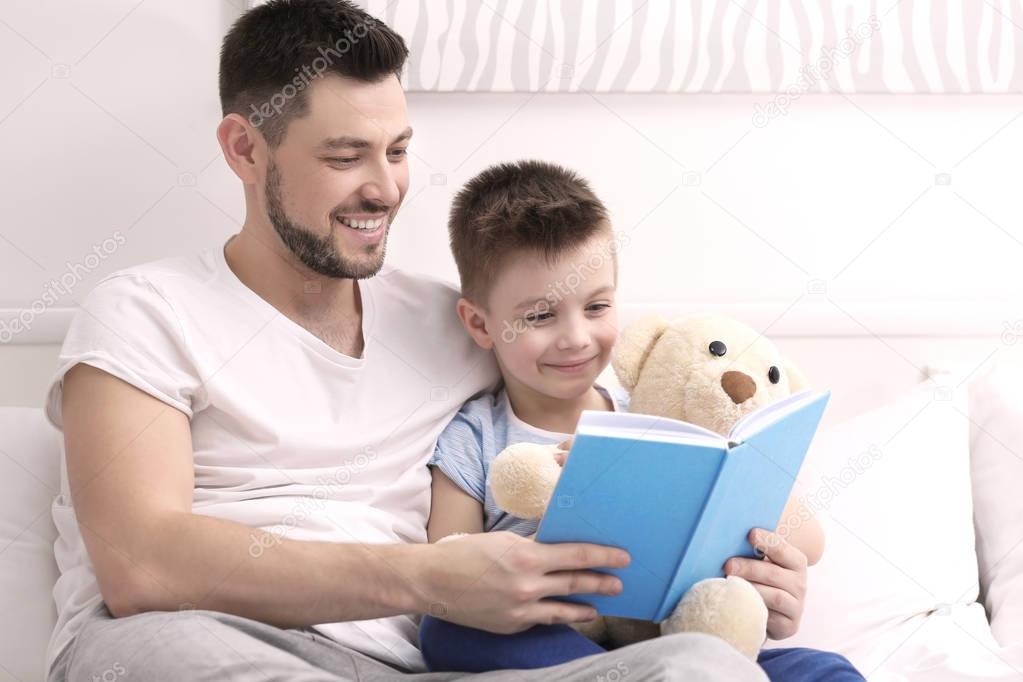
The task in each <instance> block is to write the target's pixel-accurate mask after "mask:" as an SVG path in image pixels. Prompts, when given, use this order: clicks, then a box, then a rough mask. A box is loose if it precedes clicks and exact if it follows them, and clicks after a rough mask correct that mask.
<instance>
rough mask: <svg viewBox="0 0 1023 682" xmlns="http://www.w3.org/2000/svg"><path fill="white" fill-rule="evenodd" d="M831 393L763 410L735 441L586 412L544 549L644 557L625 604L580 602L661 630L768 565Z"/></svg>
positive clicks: (627, 578)
mask: <svg viewBox="0 0 1023 682" xmlns="http://www.w3.org/2000/svg"><path fill="white" fill-rule="evenodd" d="M830 395H831V394H830V392H829V391H812V390H807V391H801V392H799V393H795V394H793V395H791V396H789V397H787V398H784V399H782V400H780V401H778V402H776V403H773V404H771V405H767V406H765V407H763V408H761V409H759V410H757V411H755V412H752V413H750V414H748V415H746V416H745V417H743V418H742V419H740V420H739V421H738V422H736V424H735V426H734V427H733V428H732V430H731V432H730V433H729V435H728V437H727V438H725V437H722V436H720V435H718V434H716V433H714V432H713V431H710V430H708V429H704V428H701V427H699V426H695V425H693V424H688V423H686V422H682V421H677V420H674V419H667V418H664V417H651V416H648V415H641V414H627V413H621V412H595V411H589V410H587V411H585V412H583V414H582V417H581V418H580V420H579V425H578V427H577V428H576V433H575V441H574V443H573V445H572V452H571V455H570V456H569V457H568V460H567V461H566V462H565V467H564V470H563V471H562V472H561V478H560V479H559V480H558V484H557V487H555V489H554V493H553V495H552V497H551V501H550V504H549V505H548V507H547V511H546V513H545V514H544V516H543V519H542V520H541V522H540V528H539V530H538V531H537V535H536V540H537V542H547V543H555V542H592V543H596V544H601V545H611V546H615V547H621V548H623V549H625V550H627V551H628V552H629V554H630V555H631V556H632V561H631V563H630V564H629V565H628V566H627V567H625V568H621V569H607V572H609V573H613V574H614V575H617V576H619V577H620V578H621V579H622V585H623V590H622V592H621V593H619V594H617V595H614V596H604V595H596V594H582V595H571V596H569V597H564V598H563V599H565V600H566V601H573V602H577V603H583V604H590V605H592V606H593V607H595V608H596V609H597V611H598V612H599V613H600V614H602V615H606V616H624V617H628V618H641V619H643V620H651V621H654V622H660V621H661V620H663V619H665V618H667V617H668V616H669V615H671V612H672V611H673V610H674V608H675V606H676V605H677V604H678V602H679V600H680V599H681V598H682V595H684V594H685V593H686V592H687V591H688V590H689V588H690V587H692V586H693V584H695V583H697V582H699V581H700V580H703V579H704V578H711V577H720V576H723V575H724V573H723V567H724V564H725V561H727V560H728V559H729V558H731V557H733V556H747V557H755V556H757V554H756V552H755V550H754V549H753V546H752V545H750V543H749V540H748V535H749V531H750V530H751V529H753V528H766V529H768V530H773V529H775V528H776V527H777V525H778V521H779V518H780V517H781V513H782V511H783V510H784V508H785V503H786V501H787V500H788V497H789V495H790V493H791V492H792V486H793V484H794V483H795V480H796V474H798V473H799V468H800V466H801V465H802V463H803V458H804V457H805V456H806V451H807V449H808V448H809V447H810V441H811V440H812V439H813V435H814V433H815V432H816V431H817V425H818V423H819V422H820V419H821V415H822V414H823V412H824V406H825V405H826V404H827V402H828V398H829V397H830Z"/></svg>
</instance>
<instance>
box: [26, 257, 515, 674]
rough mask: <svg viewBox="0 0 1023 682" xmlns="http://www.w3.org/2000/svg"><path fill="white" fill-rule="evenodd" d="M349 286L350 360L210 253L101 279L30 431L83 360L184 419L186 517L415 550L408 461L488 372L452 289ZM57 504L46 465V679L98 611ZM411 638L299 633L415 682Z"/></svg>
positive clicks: (421, 480) (489, 364)
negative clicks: (51, 578) (51, 536)
mask: <svg viewBox="0 0 1023 682" xmlns="http://www.w3.org/2000/svg"><path fill="white" fill-rule="evenodd" d="M358 288H359V291H360V295H361V300H362V310H363V321H362V328H363V337H364V340H365V350H364V351H363V355H362V357H361V358H353V357H350V356H347V355H344V354H342V353H340V352H338V351H337V350H335V349H333V348H332V347H330V346H329V345H327V344H326V343H325V342H323V341H322V340H321V339H320V338H319V337H317V336H316V335H314V334H312V333H311V332H309V331H308V330H306V329H305V328H304V327H302V326H300V325H299V324H297V323H296V322H294V321H292V320H291V319H289V318H288V317H286V316H285V315H283V314H281V313H280V312H279V311H278V310H277V309H276V308H274V307H273V306H271V305H270V304H269V303H268V302H267V301H265V300H264V299H262V298H260V297H259V296H258V295H257V294H256V293H255V292H253V291H252V290H251V289H249V288H248V287H246V286H245V285H244V284H243V283H242V282H241V280H239V279H238V278H237V277H236V276H235V275H234V273H233V272H232V271H231V269H230V268H229V267H228V265H227V261H226V260H225V258H224V253H223V249H222V248H218V249H213V250H207V251H205V252H203V253H201V254H199V255H196V256H188V257H179V258H168V259H165V260H161V261H157V262H153V263H147V264H144V265H139V266H136V267H131V268H127V269H125V270H121V271H119V272H116V273H113V274H111V275H109V276H107V277H106V278H104V279H103V280H102V281H100V282H99V283H98V284H97V285H96V287H95V288H94V289H93V290H92V291H91V292H90V293H89V295H88V296H87V297H86V299H85V300H84V301H83V304H82V308H83V310H81V311H79V312H78V313H77V314H76V315H75V318H74V320H73V321H72V323H71V327H70V330H69V331H68V334H67V337H66V338H65V341H64V346H63V348H62V350H61V353H60V358H59V366H58V370H57V373H56V376H55V377H54V380H53V383H52V384H51V386H50V389H49V393H48V395H47V401H46V414H47V417H48V418H49V419H50V421H51V422H53V424H54V425H55V426H56V427H57V428H61V426H62V420H61V413H60V410H61V388H62V383H61V382H62V378H63V376H64V374H65V372H67V371H68V370H69V369H70V368H71V367H73V366H74V365H75V364H77V363H80V362H84V363H86V364H89V365H92V366H95V367H98V368H100V369H102V370H104V371H106V372H109V373H110V374H113V375H114V376H116V377H119V378H120V379H122V380H124V381H126V382H128V383H129V384H131V385H133V386H136V387H137V388H139V389H141V390H143V391H145V392H146V393H149V394H150V395H152V396H155V397H156V398H158V399H160V400H162V401H164V402H166V403H167V404H169V405H172V406H174V407H175V408H177V409H179V410H181V411H182V412H184V413H185V414H186V415H187V416H188V417H189V419H190V428H191V435H192V447H193V451H194V458H193V461H194V468H195V492H194V496H193V503H192V510H193V512H194V513H196V514H205V515H208V516H213V517H217V518H222V519H227V520H230V521H235V522H238V523H242V524H245V525H247V526H251V527H257V528H262V529H264V530H266V531H268V532H270V533H272V534H275V535H278V536H280V537H284V538H288V539H295V540H320V541H334V542H354V541H358V542H368V543H395V542H397V543H411V542H426V541H427V537H426V522H427V519H428V517H429V512H430V471H429V468H428V467H427V465H426V462H427V460H429V458H430V455H431V453H432V452H433V448H434V445H435V443H436V441H437V437H438V436H439V434H440V433H441V431H442V430H443V429H444V426H445V425H446V424H447V423H448V421H449V420H450V419H451V418H452V417H453V416H454V414H455V413H456V412H457V411H458V409H459V408H460V407H461V406H462V403H464V402H465V401H466V400H467V399H469V398H470V397H472V396H473V395H475V394H477V393H479V392H480V391H482V390H486V389H488V388H493V387H494V386H495V384H496V380H497V368H496V366H495V364H494V362H493V359H492V357H491V355H490V354H489V353H486V352H484V351H482V350H480V349H479V348H478V347H477V346H476V345H475V344H474V343H473V342H472V340H471V339H470V338H469V336H468V334H466V333H465V331H464V330H463V329H462V328H461V326H460V325H459V323H458V319H457V316H456V314H455V301H456V300H457V298H458V293H457V291H456V290H455V289H453V288H452V287H450V286H448V285H446V284H444V283H442V282H439V281H434V280H429V279H424V278H421V277H413V276H410V275H408V274H406V273H403V272H401V271H398V270H395V269H393V268H386V267H385V268H384V269H383V270H381V272H380V273H379V274H378V275H377V276H376V277H373V278H370V279H366V280H361V281H359V282H358ZM70 499H71V497H70V493H69V492H68V483H67V469H66V465H65V461H64V457H63V453H62V456H61V494H60V496H58V497H57V499H56V500H55V501H54V504H53V518H54V522H55V523H56V526H57V530H58V531H59V535H60V536H59V538H58V540H57V542H56V543H55V552H56V559H57V565H58V567H59V568H60V571H61V577H60V579H59V580H58V581H57V584H56V587H55V588H54V599H55V601H56V604H57V610H58V622H57V628H56V630H55V631H54V633H53V637H52V638H51V640H50V646H49V648H48V651H47V667H49V666H50V665H51V664H52V662H53V660H54V659H55V658H56V657H57V655H58V654H59V653H60V651H61V650H62V649H63V647H64V646H65V645H66V644H68V643H69V642H70V641H71V639H72V638H73V637H74V635H75V633H76V632H77V631H78V628H79V627H80V625H81V622H82V620H83V619H84V618H86V617H87V616H88V615H89V613H90V612H92V611H93V610H94V609H96V608H97V607H98V605H99V603H100V602H101V596H100V592H99V587H98V585H97V582H96V577H95V573H94V571H93V567H92V564H91V562H90V561H89V557H88V555H87V554H86V551H85V546H84V544H83V543H82V539H81V536H80V534H79V530H78V524H77V522H76V520H75V515H74V510H73V509H72V507H71V504H70ZM262 551H272V549H271V548H268V547H267V546H266V545H265V544H264V545H261V544H259V543H258V542H257V541H256V540H255V539H254V540H253V544H252V546H251V547H250V552H252V553H253V554H257V553H259V552H262ZM338 579H339V580H344V579H345V576H338ZM417 624H418V617H417V616H411V615H409V616H396V617H391V618H381V619H379V620H367V621H357V622H347V623H330V624H324V625H318V626H316V628H317V629H318V630H319V631H320V632H322V633H323V634H325V635H327V636H329V637H331V638H333V639H335V640H337V641H338V642H341V643H343V644H345V645H347V646H350V647H352V648H354V649H357V650H359V651H362V652H364V653H366V654H368V655H370V656H373V657H375V658H379V659H381V660H384V661H388V662H391V663H393V664H395V665H398V666H401V667H405V668H409V669H411V670H416V671H418V670H424V669H425V666H424V664H423V660H422V657H421V656H420V653H419V650H418V648H417V646H416V642H417Z"/></svg>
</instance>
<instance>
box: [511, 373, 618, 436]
mask: <svg viewBox="0 0 1023 682" xmlns="http://www.w3.org/2000/svg"><path fill="white" fill-rule="evenodd" d="M505 391H506V392H507V393H508V400H509V402H510V403H511V408H512V411H513V412H514V413H515V416H516V417H518V418H519V419H521V420H522V421H524V422H525V423H527V424H529V425H530V426H535V427H536V428H538V429H543V430H545V431H554V432H555V433H574V432H575V427H576V424H578V423H579V417H580V416H581V415H582V413H583V410H601V411H605V412H607V411H610V410H612V409H614V408H613V406H612V405H610V404H609V403H608V401H607V399H606V398H605V397H604V396H603V394H601V392H600V391H598V390H597V389H596V388H595V387H592V386H591V387H590V388H589V389H588V390H587V391H586V392H585V393H583V394H582V395H580V396H579V397H577V398H572V399H564V398H554V397H551V396H549V395H544V394H542V393H538V392H537V391H534V390H533V389H531V388H529V387H528V386H525V385H524V384H521V383H519V382H517V381H515V380H514V379H508V378H506V379H505Z"/></svg>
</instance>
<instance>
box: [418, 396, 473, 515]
mask: <svg viewBox="0 0 1023 682" xmlns="http://www.w3.org/2000/svg"><path fill="white" fill-rule="evenodd" d="M468 408H469V405H466V406H465V407H463V408H462V410H461V411H460V412H459V413H458V414H456V415H455V417H454V418H453V419H452V420H451V421H450V422H448V425H447V426H445V427H444V431H442V432H441V434H440V438H438V439H437V446H436V448H435V449H434V451H433V456H432V457H430V461H429V462H428V464H429V465H430V466H435V467H437V468H438V469H440V470H441V472H442V473H443V474H444V475H445V476H447V477H448V478H450V479H451V482H452V483H454V484H455V485H457V486H458V487H459V488H461V489H462V490H464V491H465V492H466V493H468V494H469V495H471V496H472V497H473V498H475V499H476V500H477V501H479V502H480V503H483V502H484V498H485V497H486V481H487V475H486V471H485V470H484V468H483V432H482V430H481V429H480V427H479V426H478V424H479V421H478V420H476V419H474V418H473V416H472V414H471V412H470V410H469V409H468Z"/></svg>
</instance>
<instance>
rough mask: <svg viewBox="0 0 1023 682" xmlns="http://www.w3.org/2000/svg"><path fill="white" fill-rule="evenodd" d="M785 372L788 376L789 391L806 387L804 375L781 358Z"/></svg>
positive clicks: (796, 390)
mask: <svg viewBox="0 0 1023 682" xmlns="http://www.w3.org/2000/svg"><path fill="white" fill-rule="evenodd" d="M783 363H784V365H783V366H784V369H785V374H786V376H788V378H789V391H790V392H792V393H796V392H798V391H802V390H803V389H804V388H806V387H807V381H806V375H804V374H803V372H802V371H801V370H800V369H799V368H798V367H796V366H795V365H793V364H792V363H791V362H789V361H788V360H783Z"/></svg>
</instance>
